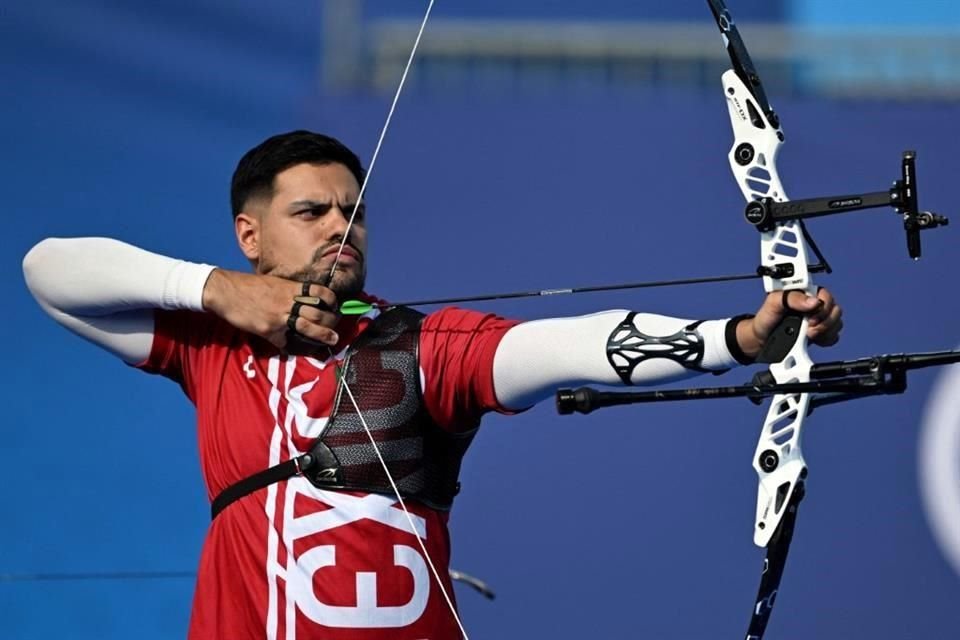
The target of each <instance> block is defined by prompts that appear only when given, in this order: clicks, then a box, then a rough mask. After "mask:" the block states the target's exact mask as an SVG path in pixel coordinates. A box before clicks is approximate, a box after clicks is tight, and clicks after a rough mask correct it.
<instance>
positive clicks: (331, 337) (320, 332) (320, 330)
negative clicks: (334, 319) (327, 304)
mask: <svg viewBox="0 0 960 640" xmlns="http://www.w3.org/2000/svg"><path fill="white" fill-rule="evenodd" d="M301 312H306V308H304V309H301ZM328 315H331V314H328ZM287 327H288V328H290V329H291V330H292V331H293V332H294V333H296V335H297V337H299V338H306V339H308V340H312V341H314V342H318V343H321V344H322V345H324V346H334V345H336V344H337V343H338V342H339V341H340V336H339V335H338V334H337V332H336V331H334V330H333V329H331V328H330V327H328V326H324V325H321V324H317V323H316V322H311V321H310V320H308V319H307V318H305V317H303V316H292V315H291V316H290V317H289V318H288V319H287Z"/></svg>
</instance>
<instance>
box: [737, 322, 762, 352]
mask: <svg viewBox="0 0 960 640" xmlns="http://www.w3.org/2000/svg"><path fill="white" fill-rule="evenodd" d="M736 332H737V344H738V345H739V346H740V351H741V352H743V354H744V355H745V356H746V357H747V358H749V359H750V361H751V362H752V361H754V360H756V358H757V356H758V355H760V350H761V349H763V341H762V340H761V339H760V338H758V337H757V334H756V332H755V331H754V330H753V316H751V317H749V318H744V319H742V320H740V322H738V323H737V329H736Z"/></svg>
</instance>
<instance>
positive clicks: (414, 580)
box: [140, 308, 516, 640]
mask: <svg viewBox="0 0 960 640" xmlns="http://www.w3.org/2000/svg"><path fill="white" fill-rule="evenodd" d="M375 314H376V311H374V312H372V314H370V315H368V316H364V317H361V318H344V319H343V321H342V322H341V324H340V325H339V326H338V327H337V328H336V329H337V333H338V334H339V335H340V340H341V342H340V344H339V345H337V348H336V349H334V351H338V354H337V355H336V356H334V357H333V358H326V359H320V358H313V357H304V356H285V355H282V354H281V353H279V352H278V351H277V349H275V348H274V347H273V346H272V345H270V344H269V343H267V342H266V341H264V340H261V339H260V338H257V337H255V336H252V335H250V334H247V333H245V332H242V331H239V330H237V329H235V328H234V327H232V326H231V325H229V324H227V323H226V322H224V321H223V320H221V319H220V318H218V317H216V316H214V315H213V314H204V313H196V312H188V311H174V312H171V311H158V312H157V313H156V323H155V333H154V341H153V348H152V351H151V354H150V357H149V359H148V360H147V361H146V362H144V363H142V364H141V365H140V367H141V368H142V369H144V370H146V371H149V372H152V373H160V374H162V375H164V376H166V377H168V378H171V379H173V380H175V381H177V382H178V383H179V384H180V385H181V387H182V388H183V390H184V392H185V393H186V394H187V396H188V397H189V398H190V400H191V401H192V402H193V403H194V405H195V406H196V408H197V437H198V441H199V448H200V464H201V468H202V472H203V477H204V480H205V482H206V487H207V496H208V498H209V499H210V500H211V501H212V500H213V498H215V497H216V496H217V495H218V494H219V493H220V492H221V491H223V490H224V489H226V488H227V487H229V486H230V485H232V484H233V483H235V482H237V481H239V480H242V479H244V478H246V477H248V476H250V475H251V474H253V473H256V472H258V471H261V470H263V469H266V468H267V467H271V466H273V465H276V464H278V463H281V462H284V461H286V460H289V459H290V458H294V457H296V456H298V455H300V454H302V453H305V452H307V451H309V449H310V447H311V444H312V442H313V440H314V439H315V438H316V437H317V436H318V435H319V434H320V433H321V432H322V430H323V428H324V426H325V425H326V423H327V420H328V418H329V416H330V411H331V409H332V405H333V400H334V394H335V390H336V384H337V380H336V376H335V371H336V366H335V365H336V364H337V363H338V362H339V361H340V360H342V357H343V355H344V348H345V346H346V345H348V344H349V343H350V341H351V340H352V339H353V338H355V337H356V336H357V335H358V334H359V333H361V332H362V331H363V329H364V328H365V327H366V325H367V324H369V322H370V320H371V319H372V317H373V316H374V315H375ZM515 324H516V322H513V321H508V320H505V319H503V318H499V317H496V316H492V315H486V314H482V313H479V312H475V311H465V310H461V309H453V308H449V309H443V310H441V311H439V312H436V313H433V314H430V315H428V316H426V317H425V318H424V320H423V324H422V329H421V332H420V352H419V355H420V369H421V384H422V387H423V401H424V403H425V406H426V408H427V410H428V411H429V413H430V415H431V417H432V418H433V420H434V421H435V422H436V423H437V424H438V425H440V426H441V427H443V428H444V429H449V430H452V431H466V430H470V429H473V428H475V427H476V426H477V424H478V423H479V420H480V417H481V416H482V415H483V414H484V413H485V412H487V411H490V410H496V411H503V409H502V408H501V407H499V405H498V403H497V399H496V396H495V394H494V388H493V357H494V353H495V351H496V348H497V345H498V344H499V342H500V339H501V338H502V337H503V335H504V334H505V333H506V332H507V330H508V329H510V328H511V327H513V326H514V325H515ZM406 505H407V508H408V509H409V510H410V513H411V515H412V516H413V520H414V526H415V527H416V529H417V531H418V533H419V534H420V537H421V538H423V540H424V543H425V545H426V547H427V550H428V552H429V554H430V557H431V559H432V560H433V562H434V563H435V564H436V567H437V570H438V571H439V572H440V575H441V578H442V579H443V580H444V587H445V588H446V590H447V593H449V594H450V595H451V597H452V596H453V590H452V588H451V585H450V581H449V578H448V576H447V568H448V564H449V558H450V543H449V536H448V531H447V515H448V514H447V513H444V512H439V511H435V510H432V509H430V508H428V507H426V506H424V505H422V504H420V503H418V502H415V501H413V500H408V501H406ZM460 637H461V635H460V632H459V629H458V627H457V625H456V621H455V620H454V619H453V616H452V614H451V612H450V610H449V608H448V606H447V604H446V602H445V601H444V599H443V595H442V593H441V591H440V589H439V587H438V585H437V584H436V580H435V579H434V577H433V576H432V574H431V573H430V570H429V567H428V566H427V561H426V559H425V558H424V557H423V552H422V551H421V549H420V546H419V544H418V543H417V540H416V537H415V536H414V535H413V534H412V533H410V524H409V523H408V521H407V519H406V516H405V515H404V513H403V511H402V510H401V508H400V505H399V503H398V502H397V499H396V497H393V496H388V495H381V494H366V493H362V492H356V491H330V490H321V489H318V488H316V487H314V486H313V485H312V484H311V483H310V482H309V481H308V480H306V479H305V478H303V477H299V476H298V477H294V478H291V479H290V480H288V481H284V482H279V483H275V484H272V485H270V486H269V487H267V488H266V489H261V490H259V491H256V492H254V493H253V494H250V495H248V496H246V497H244V498H241V499H240V500H238V501H237V502H234V503H233V504H231V505H230V506H228V507H227V508H226V509H225V510H224V511H223V512H222V513H220V514H219V515H218V516H217V518H216V519H215V520H214V521H213V523H212V524H211V526H210V529H209V531H208V534H207V539H206V541H205V543H204V547H203V552H202V555H201V558H200V567H199V571H198V575H197V584H196V591H195V594H194V602H193V612H192V615H191V619H190V633H189V638H190V639H191V640H201V639H208V638H216V639H221V638H230V639H231V640H246V639H251V640H252V639H254V638H256V639H258V640H259V639H270V640H273V639H285V640H295V639H297V640H311V639H315V638H322V639H323V640H347V639H349V640H386V639H388V638H389V639H390V640H422V639H427V638H429V639H430V640H452V639H459V638H460Z"/></svg>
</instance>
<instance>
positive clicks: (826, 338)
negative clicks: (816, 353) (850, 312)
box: [807, 318, 843, 347]
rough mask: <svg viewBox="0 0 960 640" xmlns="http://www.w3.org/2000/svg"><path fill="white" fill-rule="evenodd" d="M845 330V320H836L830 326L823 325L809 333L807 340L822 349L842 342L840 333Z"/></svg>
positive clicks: (831, 321)
mask: <svg viewBox="0 0 960 640" xmlns="http://www.w3.org/2000/svg"><path fill="white" fill-rule="evenodd" d="M842 330H843V320H841V319H839V318H834V319H832V320H830V323H829V324H823V325H821V326H819V327H815V328H813V329H810V330H808V331H807V338H808V339H809V340H810V341H811V342H812V343H814V344H816V345H819V346H821V347H829V346H833V345H835V344H836V343H837V342H838V341H839V340H840V332H841V331H842Z"/></svg>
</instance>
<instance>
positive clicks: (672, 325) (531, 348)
mask: <svg viewBox="0 0 960 640" xmlns="http://www.w3.org/2000/svg"><path fill="white" fill-rule="evenodd" d="M630 314H631V312H629V311H625V310H614V311H605V312H601V313H596V314H592V315H587V316H580V317H575V318H552V319H547V320H539V321H535V322H527V323H524V324H521V325H518V326H516V327H514V328H513V329H511V330H510V331H509V332H507V334H506V335H505V336H504V338H503V340H502V341H501V343H500V345H499V347H498V348H497V353H496V357H495V359H494V386H495V389H496V393H497V398H498V400H499V401H500V403H501V404H502V405H503V406H504V407H506V408H512V409H522V408H525V407H528V406H531V405H533V404H535V403H536V402H539V401H540V400H543V399H545V398H547V397H549V396H551V395H552V394H553V392H554V391H555V390H556V388H557V387H560V386H575V385H579V384H609V385H615V384H625V383H629V384H634V385H650V384H660V383H664V382H669V381H672V380H677V379H681V378H686V377H690V376H693V375H697V374H699V373H704V372H710V371H712V372H718V373H719V372H722V371H725V370H727V369H730V368H732V367H735V366H737V364H738V360H737V357H739V358H740V360H741V361H747V360H748V359H749V355H748V354H744V353H743V352H742V350H741V347H740V345H739V344H738V343H737V333H738V328H739V325H740V323H738V322H731V321H729V320H726V319H724V320H708V321H704V322H700V323H695V322H693V321H691V320H685V319H681V318H671V317H668V316H661V315H655V314H644V313H637V314H633V315H630ZM728 325H729V326H728Z"/></svg>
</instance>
